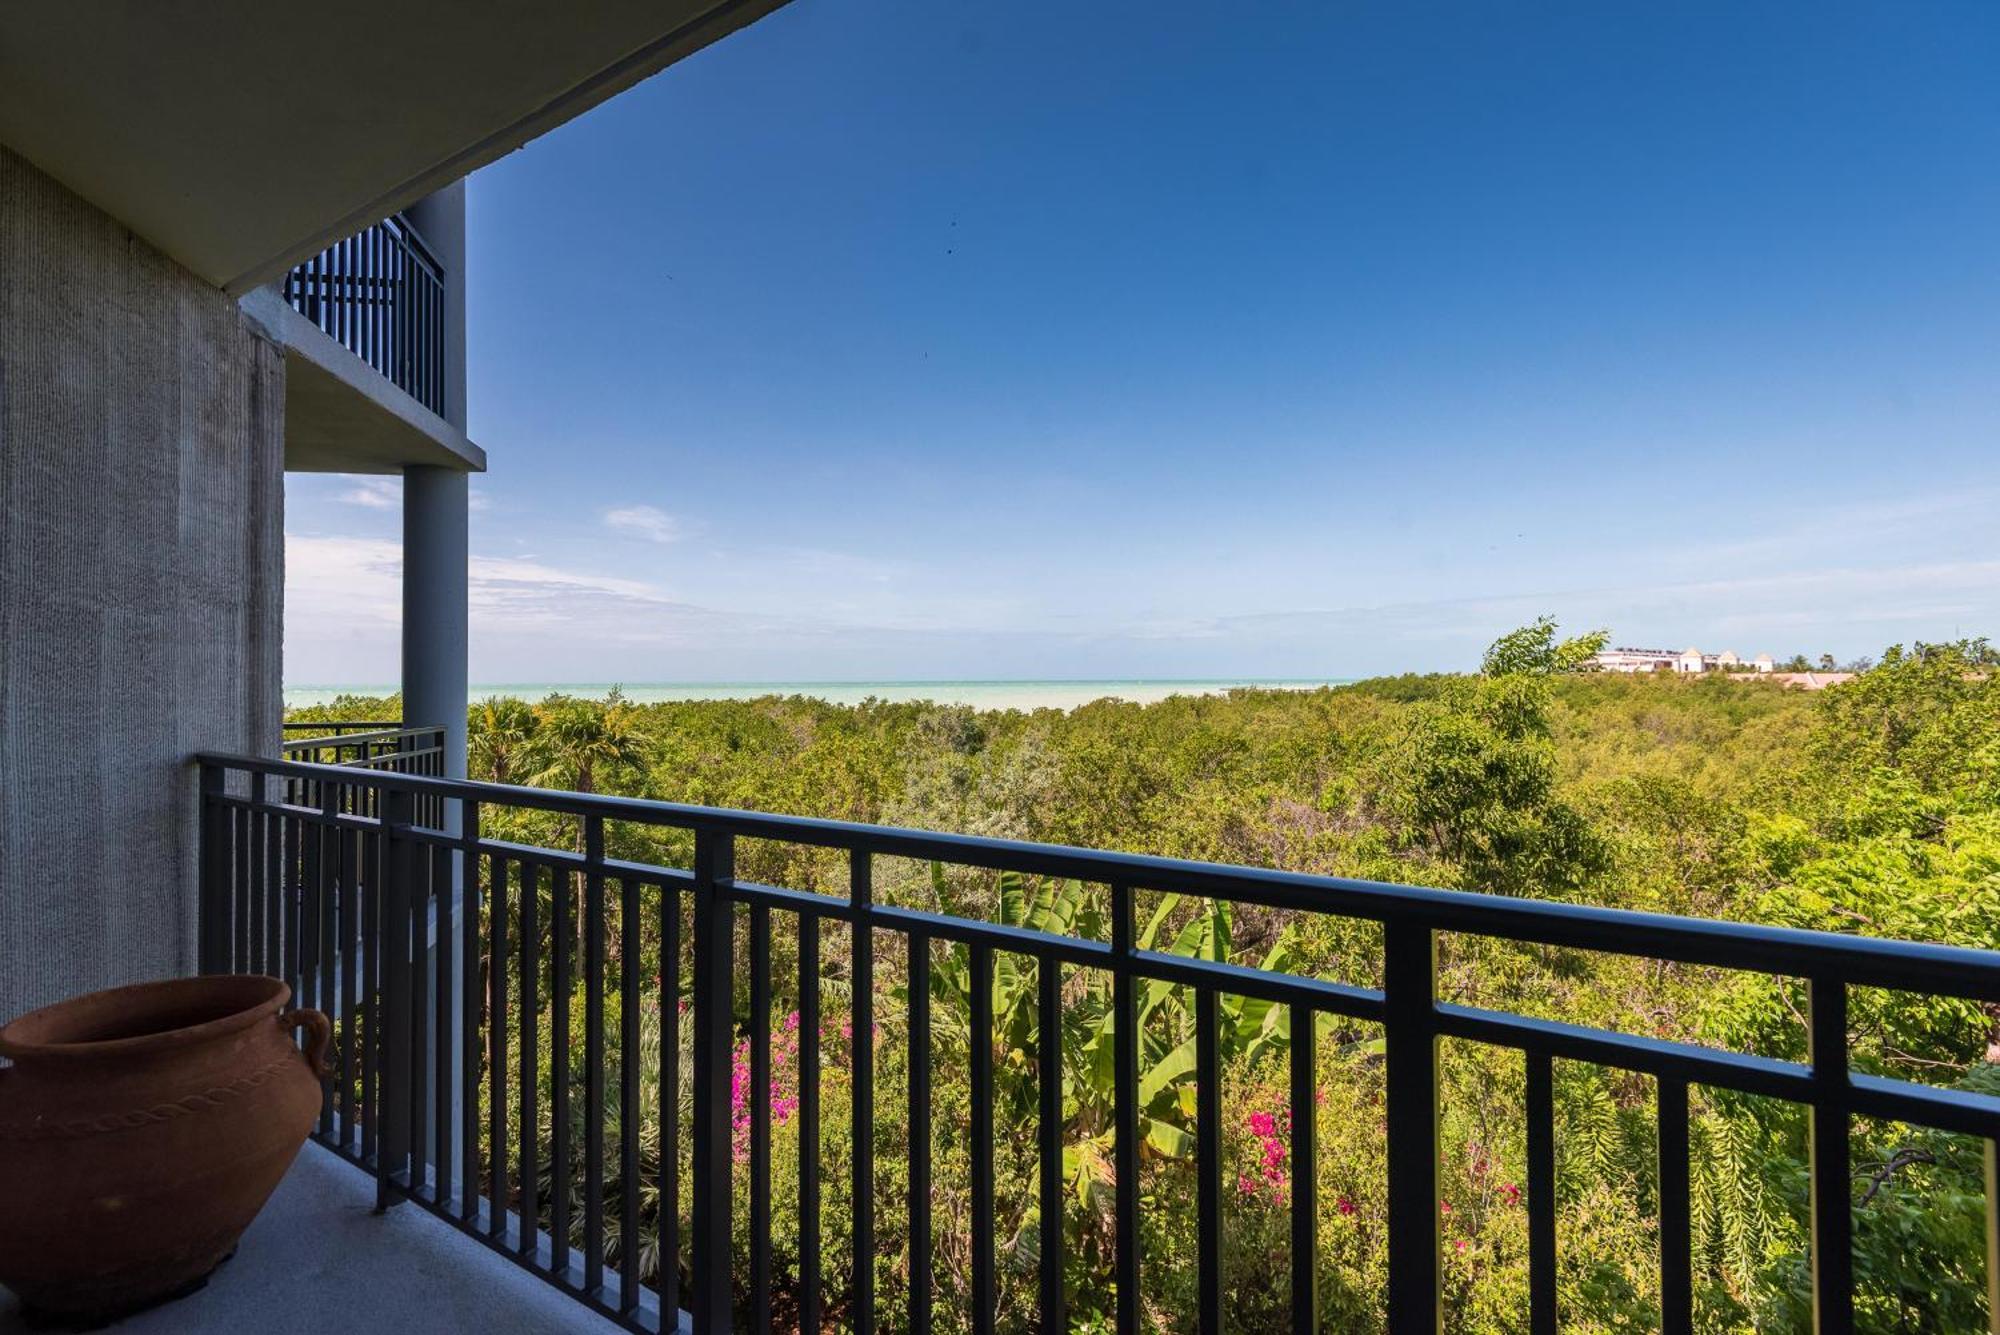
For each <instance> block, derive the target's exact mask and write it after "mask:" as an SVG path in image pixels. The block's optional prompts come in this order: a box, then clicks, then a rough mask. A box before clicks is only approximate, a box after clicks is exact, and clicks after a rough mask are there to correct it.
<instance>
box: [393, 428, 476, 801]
mask: <svg viewBox="0 0 2000 1335" xmlns="http://www.w3.org/2000/svg"><path fill="white" fill-rule="evenodd" d="M467 477H468V475H467V474H465V473H463V472H460V471H459V470H457V469H455V468H428V467H425V468H406V469H404V470H403V722H404V723H405V724H406V725H409V726H412V727H416V726H424V725H430V724H442V725H443V727H444V751H445V757H444V772H445V776H446V777H447V778H453V779H462V778H464V777H465V713H466V705H467V696H468V694H469V688H468V686H467V681H466V615H467V614H466V598H467V580H466V560H467V554H468V548H467V537H466V509H467V495H468V493H467V488H466V482H467Z"/></svg>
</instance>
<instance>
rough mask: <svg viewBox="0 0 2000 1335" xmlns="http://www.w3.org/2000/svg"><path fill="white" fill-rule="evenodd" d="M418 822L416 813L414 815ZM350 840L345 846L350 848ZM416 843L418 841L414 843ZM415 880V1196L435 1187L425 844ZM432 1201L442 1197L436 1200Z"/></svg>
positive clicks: (415, 862) (418, 853)
mask: <svg viewBox="0 0 2000 1335" xmlns="http://www.w3.org/2000/svg"><path fill="white" fill-rule="evenodd" d="M412 816H413V819H414V812H413V813H412ZM344 842H345V841H343V844H344ZM413 843H414V841H413ZM410 857H411V869H412V874H411V877H410V931H411V933H412V940H411V944H410V1084H409V1090H410V1195H411V1196H413V1197H415V1198H417V1199H418V1200H421V1199H423V1196H424V1194H425V1189H426V1188H427V1187H429V1186H430V1182H429V1178H430V1173H429V1169H430V1129H431V1121H430V1095H431V1082H430V1074H431V1066H430V1027H431V1026H430V1006H431V999H430V983H431V970H430V961H431V948H430V947H431V922H432V918H431V911H432V908H433V906H434V904H435V902H436V901H435V900H433V899H432V897H431V892H432V890H433V889H435V887H434V886H433V885H432V884H431V879H432V873H433V871H434V870H435V867H434V864H433V861H432V859H431V857H430V856H429V854H428V852H427V850H426V849H425V847H424V845H422V844H420V843H417V844H414V846H413V847H412V849H411V852H410ZM432 1199H433V1200H435V1199H436V1197H435V1196H434V1195H433V1196H432Z"/></svg>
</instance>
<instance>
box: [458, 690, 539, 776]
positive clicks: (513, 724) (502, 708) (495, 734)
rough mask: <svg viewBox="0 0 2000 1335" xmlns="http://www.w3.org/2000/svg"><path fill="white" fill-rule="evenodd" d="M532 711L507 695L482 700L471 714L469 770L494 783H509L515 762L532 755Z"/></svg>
mask: <svg viewBox="0 0 2000 1335" xmlns="http://www.w3.org/2000/svg"><path fill="white" fill-rule="evenodd" d="M538 723H539V720H538V719H537V718H536V717H535V711H534V710H532V709H530V708H529V707H528V706H527V704H526V703H525V702H523V701H520V700H516V699H515V698H514V697H513V696H511V695H503V696H500V697H498V698H496V699H491V700H482V701H481V702H480V704H479V707H478V708H477V709H475V710H473V711H472V727H471V734H472V735H471V738H470V739H469V741H470V745H469V746H468V747H467V750H468V751H469V752H470V753H471V754H470V757H469V758H470V760H471V761H472V768H473V770H474V771H475V772H476V773H478V774H480V775H482V776H483V777H485V778H488V779H491V780H492V781H493V782H494V783H511V782H513V778H514V768H515V766H516V764H517V763H519V762H521V761H523V760H526V759H529V758H531V757H532V756H533V754H534V743H535V729H536V726H537V724H538Z"/></svg>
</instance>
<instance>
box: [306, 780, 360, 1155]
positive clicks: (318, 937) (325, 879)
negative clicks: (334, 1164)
mask: <svg viewBox="0 0 2000 1335" xmlns="http://www.w3.org/2000/svg"><path fill="white" fill-rule="evenodd" d="M320 840H321V850H320V860H319V893H318V896H317V899H316V903H315V907H316V908H317V909H318V911H319V922H318V926H317V928H316V930H315V931H314V933H313V935H314V938H315V944H316V946H317V947H318V949H317V951H316V963H317V964H318V966H319V979H318V981H317V982H316V983H315V984H314V986H313V995H314V996H315V997H316V998H317V1003H316V1004H317V1005H318V1007H319V1009H320V1010H323V1011H325V1012H326V1013H327V1018H328V1019H330V1020H332V1021H334V1022H335V1023H336V1024H338V1025H339V1031H338V1032H339V1034H340V1038H341V1045H342V1046H343V1047H346V1046H348V1045H350V1044H352V1043H353V1041H354V1039H353V1032H354V1025H355V1023H356V1016H355V1013H354V1010H353V1008H352V1007H349V1006H347V1005H346V1004H345V1001H346V999H345V998H344V997H342V996H341V995H340V992H339V978H340V975H339V967H340V928H339V918H338V914H339V911H340V902H341V900H342V899H344V898H345V897H346V886H347V883H348V882H349V881H351V880H353V879H354V872H353V868H351V867H350V866H348V863H349V862H350V861H351V859H350V858H349V856H348V841H347V835H346V832H345V831H343V830H342V829H340V828H339V826H338V825H336V824H335V823H334V821H333V818H332V817H331V816H330V815H329V816H328V817H327V823H326V826H325V828H324V829H322V830H321V831H320ZM333 1114H334V1106H333V1091H332V1090H331V1089H328V1090H327V1091H326V1097H325V1099H324V1100H322V1102H321V1105H320V1115H319V1133H320V1135H321V1136H322V1137H325V1136H329V1135H331V1134H332V1132H333Z"/></svg>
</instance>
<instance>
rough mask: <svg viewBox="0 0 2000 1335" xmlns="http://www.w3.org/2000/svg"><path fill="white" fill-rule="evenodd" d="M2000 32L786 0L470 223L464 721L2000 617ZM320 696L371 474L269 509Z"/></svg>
mask: <svg viewBox="0 0 2000 1335" xmlns="http://www.w3.org/2000/svg"><path fill="white" fill-rule="evenodd" d="M1996 65H2000V7H1994V6H1990V5H1984V6H1975V5H1950V4H1934V5H1925V6H1905V5H1899V4H1880V5H1830V4H1825V3H1814V4H1810V5H1808V4H1799V5H1781V4H1769V5H1757V6H1743V5H1740V4H1734V3H1729V4H1675V5H1655V6H1645V7H1641V6H1635V5H1609V4H1603V3H1598V2H1596V0H1590V2H1588V3H1583V2H1580V3H1574V4H1510V5H1483V4H1458V5H1427V4H1396V5H1388V4H1369V5H1357V4H1326V5H1307V4H1277V3H1273V4H1268V5H1258V6H1247V7H1246V6H1216V5H1199V6H1196V5H1183V4H1163V3H1153V4H1145V5H1139V4H1127V3H1109V2H1106V3H1092V4H1088V5H1063V6H1056V5H1053V4H1047V3H1042V0H1032V2H1030V3H1021V4H1016V5H1011V6H1007V7H1005V8H1002V7H999V6H994V5H979V6H972V5H962V4H956V3H947V4H940V3H936V0H930V3H918V2H916V0H894V2H891V0H795V2H794V3H793V4H791V5H790V6H788V7H787V8H785V9H783V10H781V11H779V12H778V13H777V14H775V15H774V16H772V17H770V18H768V19H765V20H763V21H762V22H760V23H758V24H756V25H754V26H753V27H752V28H750V29H748V30H746V31H745V32H743V33H740V34H738V35H736V36H734V37H731V38H729V39H727V40H726V41H724V42H723V43H721V44H720V45H718V46H716V47H713V48H710V49H709V50H707V51H704V52H702V53H700V54H698V55H697V56H695V57H693V58H691V59H689V60H688V61H686V62H684V63H682V64H681V65H678V66H676V67H674V68H672V69H669V70H668V71H666V72H665V73H664V74H662V75H660V76H658V77H656V78H654V79H653V80H651V81H649V82H647V83H645V84H643V85H641V86H640V87H638V88H636V89H634V90H632V91H630V92H628V93H626V94H624V95H623V96H621V97H619V98H617V99H615V100H613V101H612V102H610V103H607V104H606V105H605V106H603V107H601V108H599V109H598V110H597V111H595V112H593V113H591V114H590V115H588V116H585V117H584V118H582V119H580V120H578V121H576V122H573V123H572V124H570V125H568V126H566V127H564V128H563V129H561V130H558V131H556V132H555V133H553V134H550V135H548V136H546V137H545V138H543V139H541V140H538V141H537V142H535V143H533V144H530V145H529V146H528V147H526V148H525V149H523V150H521V151H520V152H518V153H515V154H513V155H512V156H510V157H508V158H506V159H504V160H503V161H501V162H499V163H497V164H495V165H494V166H492V167H489V168H487V169H485V170H484V171H482V172H480V173H479V174H478V175H476V176H475V177H474V178H473V179H472V182H471V184H470V187H469V206H468V207H469V222H468V226H469V244H470V248H471V257H470V261H469V281H470V312H471V313H470V328H469V331H468V346H469V351H470V356H471V365H472V371H471V380H470V400H471V408H470V416H471V434H472V436H473V438H474V439H476V440H478V441H479V442H480V443H481V444H482V445H483V446H485V448H486V449H487V451H488V453H489V456H490V460H491V471H490V472H489V473H488V474H486V475H485V476H483V477H480V478H478V479H476V480H475V482H474V488H475V493H476V509H475V513H474V515H473V536H472V544H473V556H474V563H473V577H474V589H473V649H472V654H473V661H472V671H473V678H474V680H475V681H487V682H492V681H549V680H589V681H602V680H608V679H622V680H625V681H631V682H641V681H666V680H717V679H837V678H961V677H975V678H1004V677H1104V676H1112V677H1127V676H1149V677H1159V676H1167V677H1173V676H1187V677H1206V676H1347V675H1359V674H1364V673H1374V672H1384V671H1400V670H1404V669H1428V668H1451V667H1462V666H1469V665H1470V664H1471V663H1473V662H1474V661H1476V656H1477V653H1478V650H1479V648H1480V647H1481V646H1482V645H1483V644H1485V643H1486V642H1487V641H1488V640H1490V639H1492V638H1493V637H1494V636H1495V635H1496V634H1498V633H1500V632H1501V631H1503V630H1505V629H1507V628H1508V627H1509V626H1511V625H1514V624H1517V623H1519V622H1521V621H1525V620H1527V619H1529V618H1531V617H1532V616H1534V615H1536V614H1538V613H1541V612H1548V613H1552V614H1554V615H1556V616H1558V617H1560V618H1561V619H1562V620H1563V621H1564V622H1565V623H1566V624H1570V625H1574V626H1576V627H1579V628H1581V627H1584V626H1595V625H1603V626H1607V627H1608V628H1609V629H1611V630H1612V632H1613V633H1614V636H1615V637H1616V638H1617V639H1618V640H1619V641H1621V642H1628V643H1630V642H1641V643H1655V642H1658V643H1664V644H1671V645H1676V646H1684V645H1686V644H1690V643H1692V644H1696V645H1699V646H1700V647H1702V648H1705V649H1710V650H1719V649H1723V648H1734V649H1736V650H1737V651H1739V652H1741V653H1744V654H1746V655H1747V654H1750V653H1754V652H1758V651H1770V652H1773V653H1779V654H1789V653H1791V652H1793V651H1794V650H1805V651H1809V652H1811V653H1814V654H1817V653H1818V652H1820V651H1822V650H1828V651H1831V652H1834V653H1836V654H1838V655H1841V656H1843V657H1845V656H1848V655H1852V654H1860V653H1871V652H1875V651H1878V650H1879V649H1880V648H1881V647H1882V646H1883V645H1884V644H1886V643H1889V642H1892V641H1907V640H1910V639H1919V638H1921V639H1938V638H1944V637H1949V636H1952V635H1954V634H1975V633H1987V632H2000V544H1996V541H1995V539H1996V536H2000V463H1996V457H2000V456H1996V451H1995V448H1994V445H1995V440H1996V436H2000V171H1996V169H1995V163H1996V162H2000V83H1996V81H1995V80H1994V79H1993V77H1992V71H1993V69H1994V68H1995V67H1996ZM288 493H289V494H288V517H287V531H288V538H289V544H288V550H289V553H290V556H289V562H290V571H289V579H288V609H287V621H288V625H287V645H286V677H287V680H289V681H292V682H295V683H305V682H386V681H393V680H394V677H395V663H396V636H397V627H396V588H397V583H396V581H397V578H398V576H397V564H396V563H397V551H396V541H397V537H398V534H399V531H400V527H399V523H400V521H399V514H398V511H397V509H396V506H397V505H398V503H399V502H398V500H397V495H396V487H395V484H394V483H393V482H388V481H386V480H379V479H378V480H364V479H353V478H330V477H307V476H301V475H294V476H293V477H291V478H290V479H289V480H288Z"/></svg>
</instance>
